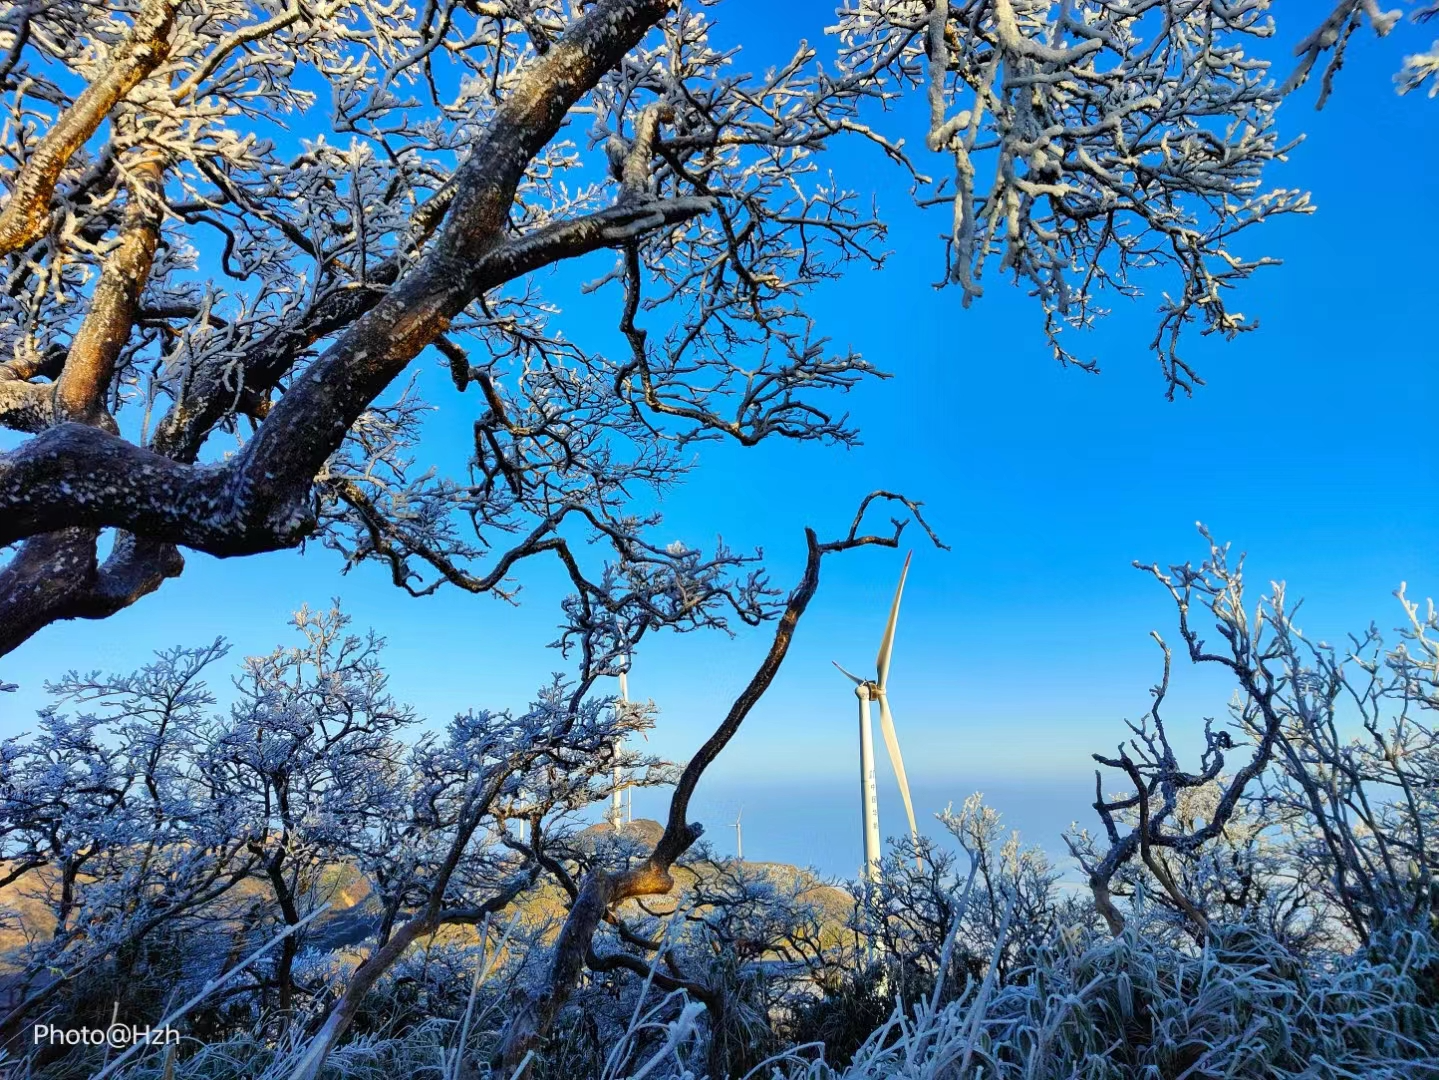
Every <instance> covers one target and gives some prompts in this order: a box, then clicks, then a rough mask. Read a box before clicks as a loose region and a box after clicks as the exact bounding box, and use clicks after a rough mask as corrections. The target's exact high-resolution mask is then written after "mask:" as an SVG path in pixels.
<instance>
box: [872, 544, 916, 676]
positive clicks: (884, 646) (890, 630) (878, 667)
mask: <svg viewBox="0 0 1439 1080" xmlns="http://www.w3.org/2000/svg"><path fill="white" fill-rule="evenodd" d="M912 558H914V552H912V551H911V552H910V553H909V554H908V555H906V556H905V557H904V569H903V570H901V571H900V574H899V588H897V589H895V590H894V603H893V604H891V605H890V606H889V622H887V623H885V625H884V637H883V638H882V639H881V640H880V643H879V656H878V657H876V658H875V661H874V668H875V671H876V672H877V673H878V674H877V675H876V681H877V682H878V683H879V685H880V688H881V689H883V687H884V684H885V683H886V682H887V681H888V680H889V658H890V657H891V656H892V655H893V654H894V624H895V623H897V622H898V621H899V598H900V597H901V596H903V595H904V579H905V578H907V577H909V560H910V559H912Z"/></svg>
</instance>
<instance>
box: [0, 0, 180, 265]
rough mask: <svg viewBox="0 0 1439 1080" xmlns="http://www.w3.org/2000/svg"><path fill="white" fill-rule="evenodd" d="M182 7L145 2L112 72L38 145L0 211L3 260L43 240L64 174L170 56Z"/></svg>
mask: <svg viewBox="0 0 1439 1080" xmlns="http://www.w3.org/2000/svg"><path fill="white" fill-rule="evenodd" d="M178 6H179V5H178V3H177V2H176V0H145V3H144V4H143V5H142V6H141V8H140V12H139V14H138V15H137V16H136V18H135V25H134V26H133V27H132V28H131V30H130V32H129V33H128V34H126V35H125V39H124V41H122V42H121V44H120V47H119V49H118V50H116V54H115V56H114V58H113V59H112V60H111V61H110V66H109V67H108V68H107V69H106V70H105V72H104V74H103V75H101V76H100V78H99V79H97V80H96V81H95V82H93V83H91V84H90V85H89V86H87V87H86V88H85V89H84V91H83V92H82V93H81V94H80V96H79V97H78V98H76V99H75V104H73V105H72V106H70V108H68V109H67V110H65V112H64V113H63V114H62V115H61V117H60V119H59V120H58V121H56V123H55V124H54V126H53V127H51V128H50V130H49V131H48V132H46V134H45V137H44V138H43V139H41V140H40V145H39V146H37V147H36V148H35V152H34V153H33V154H31V155H30V159H29V160H28V161H26V162H25V165H24V167H23V168H22V169H21V170H20V173H19V175H18V176H17V177H16V178H15V184H14V186H13V187H12V189H11V192H10V199H9V201H7V202H6V204H5V208H4V209H3V210H0V255H8V254H9V253H10V252H12V251H20V250H22V249H24V248H26V247H29V246H30V245H31V244H33V243H34V242H35V241H36V240H38V239H39V238H40V237H41V236H43V235H44V233H45V228H46V223H47V222H48V221H49V218H50V199H51V197H52V196H53V195H54V194H55V184H56V182H57V181H58V180H59V179H60V173H61V172H62V171H64V168H65V165H66V164H67V163H68V162H69V160H70V158H71V157H73V156H74V154H75V152H76V151H77V150H79V149H80V147H82V146H83V145H85V142H86V140H88V139H89V138H90V136H92V135H94V134H95V131H96V130H97V129H98V128H99V127H100V124H101V122H102V121H103V120H104V119H105V117H106V116H107V115H108V114H109V112H110V110H111V109H113V108H114V107H115V105H116V104H117V103H118V102H120V101H121V100H122V99H123V98H124V97H125V95H126V94H128V93H129V92H130V91H131V90H133V89H135V87H137V86H138V85H140V83H141V81H142V80H143V79H144V78H145V77H146V76H147V75H149V74H150V73H151V72H152V71H154V70H155V69H156V68H157V67H159V66H160V64H161V62H163V61H164V59H165V58H166V57H167V56H168V55H169V53H170V29H171V26H172V25H173V23H174V19H175V9H176V8H177V7H178Z"/></svg>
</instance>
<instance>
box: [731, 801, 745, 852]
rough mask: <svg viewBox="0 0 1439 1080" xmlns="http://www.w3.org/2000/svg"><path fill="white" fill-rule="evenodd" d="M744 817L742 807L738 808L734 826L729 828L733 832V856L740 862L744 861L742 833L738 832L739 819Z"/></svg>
mask: <svg viewBox="0 0 1439 1080" xmlns="http://www.w3.org/2000/svg"><path fill="white" fill-rule="evenodd" d="M742 817H744V807H743V806H741V807H740V808H739V813H738V814H736V815H735V816H734V824H733V825H731V826H730V828H731V829H733V830H734V856H735V858H736V859H739V860H741V861H743V860H744V833H743V832H741V831H740V824H739V823H740V818H742Z"/></svg>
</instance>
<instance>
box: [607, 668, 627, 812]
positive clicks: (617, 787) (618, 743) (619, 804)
mask: <svg viewBox="0 0 1439 1080" xmlns="http://www.w3.org/2000/svg"><path fill="white" fill-rule="evenodd" d="M629 666H630V658H629V657H628V656H626V657H625V658H624V667H623V668H621V669H620V703H621V704H626V705H627V704H629V700H630V684H629ZM623 745H624V740H623V739H615V767H614V775H613V778H612V779H613V781H614V792H613V794H611V796H610V821H611V822H612V823H613V824H614V827H615V831H616V832H618V831H619V829H620V827H621V826H622V825H623V824H624V823H625V806H624V788H623V785H622V779H623V778H622V776H621V774H620V748H621V747H622V746H623Z"/></svg>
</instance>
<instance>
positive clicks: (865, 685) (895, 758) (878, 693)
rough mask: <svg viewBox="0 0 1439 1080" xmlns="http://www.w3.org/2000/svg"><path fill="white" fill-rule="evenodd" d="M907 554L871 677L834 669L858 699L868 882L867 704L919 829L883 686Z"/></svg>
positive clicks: (873, 856)
mask: <svg viewBox="0 0 1439 1080" xmlns="http://www.w3.org/2000/svg"><path fill="white" fill-rule="evenodd" d="M913 557H914V553H913V552H910V554H909V555H907V556H905V560H904V570H903V571H902V572H901V573H900V575H899V588H897V589H895V590H894V603H893V604H891V605H890V608H889V622H888V623H886V624H885V627H884V637H883V638H881V639H880V642H879V656H878V657H877V658H876V659H875V678H874V679H873V680H869V679H861V678H860V677H859V676H858V675H854V674H851V673H850V672H848V671H845V669H844V668H842V667H840V665H839V664H838V663H836V664H835V665H834V666H835V667H837V668H839V670H840V671H842V672H844V674H845V675H847V676H849V678H850V679H851V681H853V682H854V696H855V697H857V698H859V787H860V804H861V806H862V807H863V810H864V864H865V871H866V873H867V874H868V875H869V879H870V880H871V881H876V882H877V881H878V880H879V855H880V852H879V795H878V792H877V791H876V790H875V784H874V736H873V734H872V732H871V730H870V725H869V703H870V702H871V701H876V700H877V701H878V702H879V727H880V731H881V732H883V734H884V745H885V747H886V748H887V749H888V750H889V760H890V762H891V763H892V764H893V765H894V775H895V778H896V779H897V780H898V781H899V793H900V795H902V796H903V797H904V812H905V814H906V816H908V818H909V832H910V835H911V836H913V837H915V838H916V839H918V836H919V830H918V828H917V827H916V826H915V823H914V804H913V802H911V800H910V797H909V779H908V778H907V777H906V776H905V773H904V758H903V757H901V756H900V753H899V737H898V736H897V735H895V732H894V717H893V716H892V715H891V714H890V711H889V702H888V701H887V700H886V697H885V687H886V685H887V683H888V681H889V661H890V657H891V655H892V654H893V652H894V625H895V623H896V622H897V621H898V620H899V599H900V597H901V596H902V595H904V579H905V578H906V577H908V576H909V560H910V559H911V558H913Z"/></svg>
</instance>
